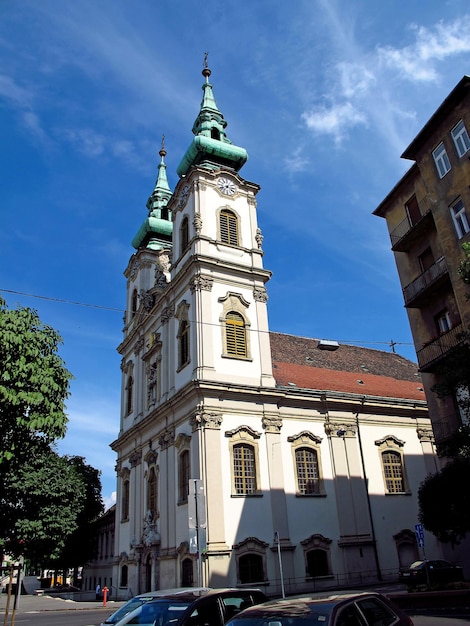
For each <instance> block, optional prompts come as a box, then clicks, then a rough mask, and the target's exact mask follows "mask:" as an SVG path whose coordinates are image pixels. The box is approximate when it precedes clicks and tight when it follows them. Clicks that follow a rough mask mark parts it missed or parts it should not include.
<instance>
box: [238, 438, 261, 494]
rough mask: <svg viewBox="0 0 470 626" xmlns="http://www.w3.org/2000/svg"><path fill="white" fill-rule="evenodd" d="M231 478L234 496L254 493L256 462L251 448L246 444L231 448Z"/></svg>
mask: <svg viewBox="0 0 470 626" xmlns="http://www.w3.org/2000/svg"><path fill="white" fill-rule="evenodd" d="M233 478H234V487H235V493H236V494H239V495H250V494H254V493H256V490H257V485H256V462H255V450H254V448H253V446H250V445H248V444H246V443H238V444H236V445H234V446H233Z"/></svg>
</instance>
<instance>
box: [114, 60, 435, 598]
mask: <svg viewBox="0 0 470 626" xmlns="http://www.w3.org/2000/svg"><path fill="white" fill-rule="evenodd" d="M202 74H203V76H204V81H203V85H202V90H203V97H202V102H201V105H200V110H199V113H198V114H197V117H196V121H195V122H194V125H193V128H192V132H193V135H194V138H193V140H192V142H191V143H190V145H189V147H188V149H187V151H186V153H185V154H184V155H183V157H182V159H181V162H180V165H179V166H178V169H177V174H178V177H179V181H178V183H177V184H176V186H175V188H174V190H173V191H172V190H171V188H170V186H169V183H168V179H167V174H166V164H165V156H166V152H165V148H164V144H163V142H162V148H161V150H160V157H161V160H160V163H159V166H158V177H157V181H156V185H155V188H154V190H153V192H152V194H151V196H150V198H149V200H148V202H147V209H148V212H147V216H146V217H145V219H144V221H143V223H142V225H141V226H140V229H139V230H138V232H137V234H136V235H135V237H134V239H133V241H132V245H133V247H134V248H135V252H134V254H133V255H132V256H131V258H130V261H129V264H128V266H127V268H126V270H125V272H124V274H125V277H126V280H127V313H126V318H125V326H124V331H123V333H124V337H123V341H122V343H121V344H120V346H119V348H118V350H119V353H120V354H121V355H122V361H121V370H122V409H121V416H120V430H119V436H118V438H117V439H116V440H115V441H114V442H113V443H112V444H111V446H112V448H113V450H114V451H115V452H116V454H117V466H116V468H117V504H116V522H115V547H114V561H113V574H112V581H113V587H114V588H116V590H117V594H116V595H115V596H114V597H116V596H117V599H124V598H127V597H129V596H130V595H134V594H137V593H142V592H145V591H150V590H155V589H164V588H174V587H180V586H192V585H194V586H196V585H197V586H209V587H227V586H240V585H250V586H253V585H255V586H257V587H260V588H262V589H263V590H264V591H265V592H266V593H267V594H268V595H271V596H276V595H277V596H279V595H281V593H284V592H285V593H293V592H304V591H312V590H314V589H321V588H323V587H331V586H334V585H344V584H348V585H357V584H361V583H370V582H376V581H380V580H384V581H385V580H396V578H397V575H398V569H399V567H400V566H404V565H408V564H410V563H411V562H412V561H413V560H415V559H417V558H419V557H420V556H422V552H421V547H420V546H419V545H418V543H417V541H416V534H415V524H417V522H418V499H417V492H418V488H419V485H420V483H421V482H422V481H423V479H424V478H425V477H426V476H427V475H428V474H429V473H431V472H435V471H436V470H437V469H438V459H437V457H436V455H435V449H434V439H433V435H432V429H431V425H430V421H429V418H428V412H427V407H426V402H425V396H424V392H423V388H422V384H421V380H420V377H419V373H418V369H417V366H416V365H415V364H414V363H412V362H411V361H408V360H407V359H405V358H403V357H401V356H400V355H398V354H395V353H393V352H390V353H387V352H383V351H378V350H370V349H366V348H360V347H355V346H350V345H343V344H339V343H337V342H335V341H330V340H321V339H306V338H303V337H296V336H292V335H287V334H280V333H277V332H272V331H270V330H269V323H268V311H267V302H268V291H267V284H268V282H269V280H270V277H271V273H270V272H269V270H267V269H265V268H264V265H263V235H262V231H261V229H260V227H259V224H258V219H257V197H258V192H259V191H260V187H259V186H258V185H257V184H256V183H253V182H250V181H248V180H245V179H244V178H243V177H242V176H241V175H240V171H241V169H242V167H243V165H244V163H245V162H246V160H247V158H248V155H247V152H246V150H245V149H244V148H242V147H239V146H236V145H235V144H233V143H232V142H231V141H230V140H229V139H228V137H227V134H226V127H227V122H226V120H225V119H224V116H223V115H222V113H221V111H220V110H219V108H218V106H217V104H216V100H215V97H214V93H213V86H212V84H211V83H210V81H209V78H210V75H211V71H210V69H209V68H208V66H207V59H206V60H205V62H204V69H203V72H202ZM425 541H426V556H427V557H429V558H437V557H440V556H441V546H440V544H439V543H438V542H437V540H436V539H435V538H434V537H433V536H432V535H428V534H427V533H425Z"/></svg>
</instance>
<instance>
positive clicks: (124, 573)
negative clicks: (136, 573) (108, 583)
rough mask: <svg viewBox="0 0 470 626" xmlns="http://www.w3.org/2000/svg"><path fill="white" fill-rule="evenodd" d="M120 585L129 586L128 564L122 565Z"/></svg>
mask: <svg viewBox="0 0 470 626" xmlns="http://www.w3.org/2000/svg"><path fill="white" fill-rule="evenodd" d="M119 586H120V587H127V565H123V566H122V567H121V580H120V582H119Z"/></svg>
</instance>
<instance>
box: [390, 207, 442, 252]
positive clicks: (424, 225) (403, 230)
mask: <svg viewBox="0 0 470 626" xmlns="http://www.w3.org/2000/svg"><path fill="white" fill-rule="evenodd" d="M431 226H432V227H434V218H433V215H432V212H431V209H428V210H427V211H426V213H424V215H422V216H421V218H420V219H419V220H418V221H416V222H415V223H414V224H412V223H411V222H410V218H409V217H408V216H407V217H406V218H405V219H404V220H403V221H402V222H400V224H398V226H397V227H396V228H395V229H394V230H393V231H392V232H391V233H390V241H391V242H392V250H393V251H394V252H407V251H408V250H409V249H410V248H411V247H412V245H413V244H414V242H415V241H416V240H417V239H419V238H420V237H421V236H422V234H423V233H424V232H426V231H428V230H429V228H430V227H431Z"/></svg>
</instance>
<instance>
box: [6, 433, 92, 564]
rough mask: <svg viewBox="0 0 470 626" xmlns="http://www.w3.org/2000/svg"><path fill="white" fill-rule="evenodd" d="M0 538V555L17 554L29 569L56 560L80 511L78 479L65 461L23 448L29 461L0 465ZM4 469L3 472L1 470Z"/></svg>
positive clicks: (43, 448) (82, 489) (40, 448)
mask: <svg viewBox="0 0 470 626" xmlns="http://www.w3.org/2000/svg"><path fill="white" fill-rule="evenodd" d="M1 469H2V481H1V484H0V502H1V508H2V516H1V521H0V536H1V537H2V539H3V544H4V550H5V551H6V552H8V554H11V555H12V556H15V557H18V556H20V555H23V556H24V557H25V558H26V559H27V560H28V561H29V563H30V564H31V566H32V567H33V569H36V568H37V567H38V566H39V565H42V566H45V565H46V564H47V563H48V562H50V561H53V560H54V559H57V558H58V557H59V556H60V553H61V551H62V549H63V547H64V545H65V543H66V540H67V537H68V536H69V535H70V534H71V533H73V532H74V531H76V529H77V527H78V519H79V514H80V512H81V510H82V509H83V506H84V500H85V497H86V485H85V481H84V479H83V476H82V475H81V474H80V472H79V471H78V470H77V468H76V466H75V464H74V463H71V462H70V459H69V458H68V457H66V456H60V455H59V454H57V452H55V451H54V450H52V449H51V448H50V447H48V446H47V445H45V444H44V443H39V444H38V445H36V446H35V447H33V446H30V447H29V456H28V457H27V458H23V459H22V460H21V462H20V461H19V459H18V457H17V456H15V457H14V458H12V459H10V460H8V461H4V463H3V464H2V466H1ZM4 469H5V470H6V471H5V472H4V471H3V470H4Z"/></svg>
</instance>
